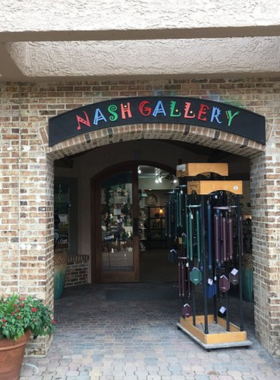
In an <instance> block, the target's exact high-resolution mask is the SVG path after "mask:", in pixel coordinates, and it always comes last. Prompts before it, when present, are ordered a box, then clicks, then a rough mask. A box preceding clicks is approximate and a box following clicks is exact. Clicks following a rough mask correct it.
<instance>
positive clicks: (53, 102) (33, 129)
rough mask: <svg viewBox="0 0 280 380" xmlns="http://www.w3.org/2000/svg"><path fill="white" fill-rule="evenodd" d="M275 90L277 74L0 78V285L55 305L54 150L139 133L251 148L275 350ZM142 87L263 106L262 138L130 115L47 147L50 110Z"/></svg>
mask: <svg viewBox="0 0 280 380" xmlns="http://www.w3.org/2000/svg"><path fill="white" fill-rule="evenodd" d="M279 91H280V78H262V79H256V78H248V79H199V80H194V79H187V80H181V79H165V80H151V81H145V80H138V81H135V80H131V81H123V80H120V81H100V82H94V81H85V82H69V83H55V82H54V83H4V84H3V83H2V84H1V85H0V137H1V140H0V142H1V156H0V173H1V183H0V211H1V212H0V217H1V223H0V244H1V253H0V255H1V261H2V265H1V268H0V280H1V293H12V292H20V293H21V294H23V295H26V294H28V293H32V294H36V295H37V296H39V297H41V298H43V299H45V300H46V303H48V304H50V305H53V219H52V218H53V216H52V212H53V160H54V159H57V158H61V157H63V156H64V155H65V154H74V153H79V152H82V151H84V150H87V149H91V148H94V147H96V146H98V145H104V144H108V143H114V142H118V141H126V140H136V139H139V137H140V138H149V139H153V138H157V139H162V138H167V139H174V140H180V141H186V142H191V143H199V144H203V145H206V146H211V147H214V148H218V149H222V150H226V151H228V152H232V153H235V154H240V155H244V156H247V157H250V158H251V162H252V169H251V190H252V212H253V254H254V265H255V276H254V278H255V299H256V301H255V302H256V307H255V317H256V334H257V336H258V338H259V339H260V340H261V342H262V343H263V344H264V346H265V347H266V348H267V349H268V351H269V352H270V353H278V354H280V347H279V319H280V273H279V270H280V267H279V265H280V264H279V263H280V260H279V250H278V245H279V236H280V234H279V203H280V194H279V181H280V157H279V156H280V153H279V152H280V149H279V139H280V117H279V115H280V112H279V111H280V95H279ZM143 95H182V96H191V97H200V98H207V99H209V100H215V101H220V102H228V103H230V104H233V105H237V106H240V107H244V108H246V109H249V110H251V111H253V112H256V113H259V114H262V115H264V116H265V117H266V131H267V146H266V147H265V148H264V147H262V146H260V145H259V144H256V143H253V142H250V141H249V142H248V141H247V142H245V141H244V139H242V138H240V137H236V136H232V135H230V134H226V133H224V132H219V133H217V134H215V132H214V131H212V130H208V129H203V128H198V127H190V128H188V129H187V130H186V129H185V128H184V126H179V125H137V126H125V127H116V128H114V129H113V135H109V134H108V131H106V130H104V131H102V130H101V131H96V132H90V133H89V134H87V138H85V135H82V136H79V137H77V138H74V139H70V140H69V141H66V142H63V143H60V144H57V146H54V147H52V148H51V149H49V148H48V133H47V126H48V119H49V117H52V116H55V115H57V114H59V113H63V112H66V111H68V110H71V109H73V108H77V107H80V106H82V105H86V104H90V103H94V102H98V101H102V100H106V99H108V98H111V97H120V96H121V97H123V96H143ZM73 265H79V264H77V263H76V264H73ZM73 268H74V267H73ZM45 344H46V347H47V345H48V344H49V343H45ZM42 351H45V349H44V350H42Z"/></svg>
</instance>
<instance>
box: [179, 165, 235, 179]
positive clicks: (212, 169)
mask: <svg viewBox="0 0 280 380" xmlns="http://www.w3.org/2000/svg"><path fill="white" fill-rule="evenodd" d="M210 173H216V174H219V175H221V176H228V164H227V163H218V164H214V163H201V162H199V163H189V164H182V165H177V167H176V176H177V177H178V178H180V177H195V176H197V175H198V174H203V175H206V176H207V175H209V174H210Z"/></svg>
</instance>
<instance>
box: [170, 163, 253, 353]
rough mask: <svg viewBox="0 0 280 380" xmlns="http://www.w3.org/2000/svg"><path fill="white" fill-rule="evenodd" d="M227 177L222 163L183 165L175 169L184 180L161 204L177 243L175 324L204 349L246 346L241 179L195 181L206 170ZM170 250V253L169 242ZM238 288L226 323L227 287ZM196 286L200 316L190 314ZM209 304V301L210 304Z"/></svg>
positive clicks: (172, 238)
mask: <svg viewBox="0 0 280 380" xmlns="http://www.w3.org/2000/svg"><path fill="white" fill-rule="evenodd" d="M212 172H213V173H216V174H219V175H223V176H225V175H227V174H228V168H227V165H226V164H222V166H221V164H213V163H211V164H204V163H195V164H184V167H183V165H180V167H179V170H178V168H177V175H178V176H179V177H186V180H187V181H186V183H185V184H184V185H183V184H180V185H179V188H178V189H177V190H175V191H172V192H170V196H169V202H168V203H167V204H166V207H165V210H166V216H167V221H166V234H167V236H168V237H169V239H170V242H174V241H177V243H178V246H179V247H180V248H179V249H180V252H179V253H177V252H176V253H177V261H178V285H179V297H181V298H182V317H181V318H180V322H179V323H177V326H178V328H180V329H181V330H182V331H184V332H185V333H186V334H188V335H189V336H190V337H191V338H193V339H194V340H195V341H196V342H197V343H199V344H200V345H201V346H203V347H204V348H206V349H215V348H222V347H237V346H250V345H251V344H252V343H251V342H250V341H249V340H248V339H247V333H246V331H244V326H243V310H242V276H241V263H242V254H243V248H242V247H243V238H242V217H241V212H240V195H241V194H242V190H243V188H242V181H229V180H217V181H213V180H210V179H208V180H205V181H204V180H203V181H201V180H197V178H196V176H198V175H201V174H206V175H207V177H208V178H210V175H209V173H210V174H211V173H212ZM171 250H172V251H173V252H175V250H174V249H173V247H172V245H171ZM236 285H238V288H239V300H238V304H239V308H238V312H239V326H236V325H235V324H233V323H232V322H231V320H230V319H231V302H230V301H231V300H230V295H229V293H230V292H229V290H230V288H231V287H233V286H234V287H236ZM199 287H202V294H203V310H204V313H203V315H196V306H197V305H196V288H199ZM210 302H211V305H210Z"/></svg>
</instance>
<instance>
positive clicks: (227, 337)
mask: <svg viewBox="0 0 280 380" xmlns="http://www.w3.org/2000/svg"><path fill="white" fill-rule="evenodd" d="M217 322H218V323H214V316H213V315H208V325H209V326H208V327H209V331H210V332H209V334H205V333H204V332H203V328H202V326H203V323H204V316H203V315H198V316H196V326H194V325H193V324H192V319H191V317H190V318H188V319H185V318H180V323H177V326H178V328H179V329H181V330H182V331H184V332H185V333H186V334H188V335H189V336H190V337H191V338H192V339H193V340H195V341H196V342H197V343H198V344H200V345H201V346H202V347H203V348H206V349H207V350H213V349H216V348H229V347H248V346H251V345H252V342H251V341H249V340H247V333H246V331H240V329H239V328H238V327H237V326H235V325H234V324H232V323H230V331H226V322H225V321H224V320H223V319H222V318H219V317H218V321H217Z"/></svg>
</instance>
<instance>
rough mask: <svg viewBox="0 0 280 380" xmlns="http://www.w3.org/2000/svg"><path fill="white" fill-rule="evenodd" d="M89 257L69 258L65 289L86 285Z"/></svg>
mask: <svg viewBox="0 0 280 380" xmlns="http://www.w3.org/2000/svg"><path fill="white" fill-rule="evenodd" d="M88 266H89V256H87V255H78V256H69V257H68V261H67V272H66V282H65V287H66V288H67V287H68V288H69V287H71V286H77V285H84V284H87V283H88V273H89V268H88Z"/></svg>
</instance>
